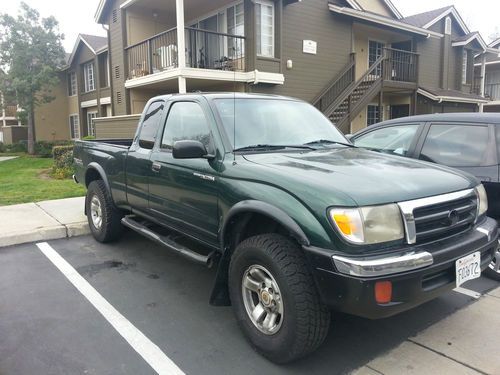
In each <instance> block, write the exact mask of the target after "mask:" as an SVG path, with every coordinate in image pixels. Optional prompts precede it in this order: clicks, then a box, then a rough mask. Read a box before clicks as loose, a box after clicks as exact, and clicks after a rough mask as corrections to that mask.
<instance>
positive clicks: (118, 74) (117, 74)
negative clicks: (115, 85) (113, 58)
mask: <svg viewBox="0 0 500 375" xmlns="http://www.w3.org/2000/svg"><path fill="white" fill-rule="evenodd" d="M115 78H116V79H120V66H119V65H116V66H115Z"/></svg>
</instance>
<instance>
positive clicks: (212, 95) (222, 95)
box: [154, 92, 301, 101]
mask: <svg viewBox="0 0 500 375" xmlns="http://www.w3.org/2000/svg"><path fill="white" fill-rule="evenodd" d="M200 96H201V97H205V98H207V99H233V98H235V99H284V100H294V101H301V100H300V99H297V98H292V97H287V96H281V95H272V94H254V93H242V92H188V93H186V94H168V95H161V96H157V97H155V98H154V99H163V100H168V99H171V98H179V97H186V98H193V97H200Z"/></svg>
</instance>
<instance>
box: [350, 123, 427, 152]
mask: <svg viewBox="0 0 500 375" xmlns="http://www.w3.org/2000/svg"><path fill="white" fill-rule="evenodd" d="M419 126H420V125H418V124H408V125H398V126H391V127H386V128H381V129H376V130H373V131H371V132H369V133H365V134H363V135H361V136H360V137H358V138H356V139H355V140H354V144H355V145H356V146H358V147H364V148H368V149H371V150H377V151H382V152H387V153H391V154H397V155H402V156H406V155H407V154H408V150H409V149H410V146H411V143H412V141H413V139H414V138H415V134H417V130H418V127H419Z"/></svg>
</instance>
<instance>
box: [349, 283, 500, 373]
mask: <svg viewBox="0 0 500 375" xmlns="http://www.w3.org/2000/svg"><path fill="white" fill-rule="evenodd" d="M498 327H500V287H499V288H496V289H494V290H492V291H491V292H489V293H487V294H486V295H484V296H482V297H481V298H480V299H479V300H478V301H476V302H475V303H472V304H470V305H469V306H467V307H466V308H464V309H462V310H459V311H458V312H456V313H454V314H452V315H450V316H448V317H447V318H446V319H443V320H442V321H440V322H438V323H436V324H434V325H433V326H431V327H429V328H427V329H426V330H424V331H422V332H420V333H419V334H418V335H417V336H415V337H410V338H408V339H407V340H406V341H404V342H403V343H402V344H400V345H399V346H398V347H396V348H395V349H393V350H391V351H390V352H388V353H386V354H384V355H382V356H379V357H378V358H375V359H374V360H372V361H371V362H369V363H367V364H366V365H365V366H363V367H361V368H360V369H358V370H356V371H354V372H353V373H352V375H380V374H384V375H392V374H440V375H448V374H450V375H455V374H492V375H493V374H500V355H499V347H500V336H499V335H498Z"/></svg>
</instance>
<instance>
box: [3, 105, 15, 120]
mask: <svg viewBox="0 0 500 375" xmlns="http://www.w3.org/2000/svg"><path fill="white" fill-rule="evenodd" d="M16 116H17V105H6V106H5V117H16Z"/></svg>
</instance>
